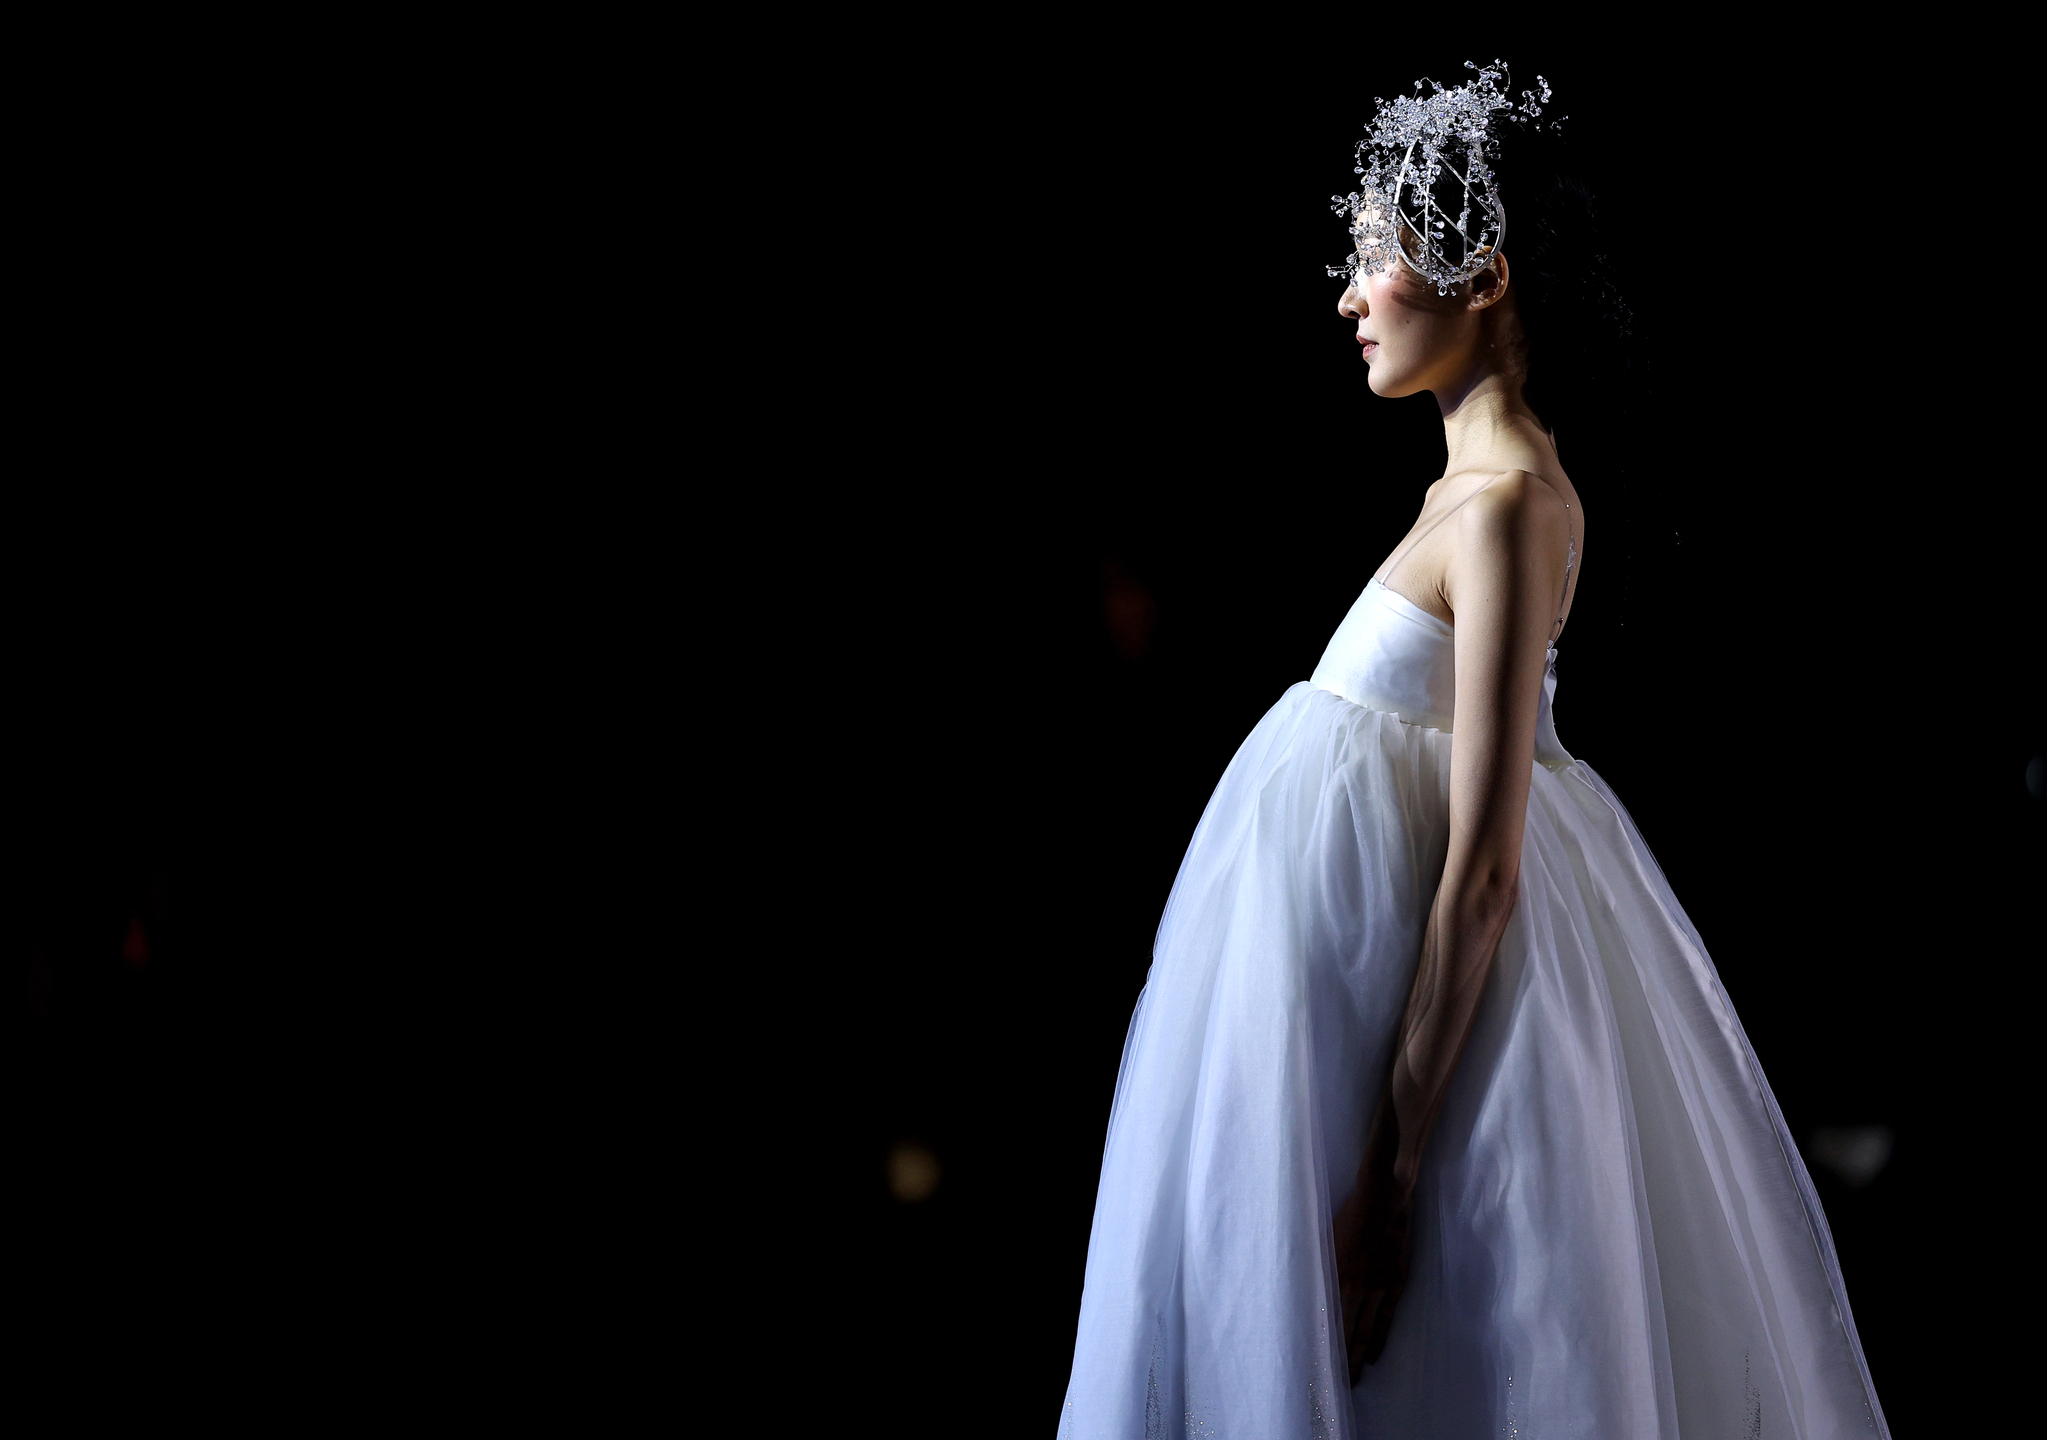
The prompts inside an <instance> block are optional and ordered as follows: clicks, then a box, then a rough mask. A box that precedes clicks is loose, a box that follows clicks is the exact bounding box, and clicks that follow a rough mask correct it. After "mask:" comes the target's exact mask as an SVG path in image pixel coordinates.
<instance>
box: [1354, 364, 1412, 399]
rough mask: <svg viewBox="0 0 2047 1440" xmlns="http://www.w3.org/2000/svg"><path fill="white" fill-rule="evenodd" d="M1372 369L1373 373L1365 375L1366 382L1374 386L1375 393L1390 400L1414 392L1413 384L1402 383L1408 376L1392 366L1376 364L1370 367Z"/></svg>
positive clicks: (1373, 391)
mask: <svg viewBox="0 0 2047 1440" xmlns="http://www.w3.org/2000/svg"><path fill="white" fill-rule="evenodd" d="M1370 370H1371V373H1370V374H1369V375H1367V376H1366V377H1365V383H1366V384H1367V385H1370V386H1371V387H1372V393H1373V394H1374V395H1379V396H1383V397H1384V398H1385V399H1388V400H1398V399H1399V398H1400V397H1401V396H1403V395H1411V394H1413V393H1414V387H1413V386H1412V385H1407V384H1403V383H1402V381H1403V380H1405V379H1406V377H1405V376H1403V375H1401V374H1399V373H1398V372H1396V371H1395V370H1393V369H1392V368H1391V367H1389V366H1385V365H1374V366H1371V367H1370Z"/></svg>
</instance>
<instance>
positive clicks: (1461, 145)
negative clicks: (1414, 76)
mask: <svg viewBox="0 0 2047 1440" xmlns="http://www.w3.org/2000/svg"><path fill="white" fill-rule="evenodd" d="M1464 68H1465V69H1467V70H1477V71H1478V78H1477V79H1475V80H1473V81H1471V82H1470V83H1468V84H1464V85H1459V86H1458V87H1457V88H1456V89H1454V90H1446V89H1444V88H1443V86H1441V85H1439V84H1437V83H1436V82H1435V81H1434V80H1430V81H1427V82H1424V81H1421V80H1417V81H1415V82H1414V88H1415V93H1414V94H1413V95H1402V96H1400V97H1399V98H1397V99H1395V100H1392V101H1386V100H1380V101H1378V102H1377V103H1378V107H1379V109H1378V113H1377V114H1376V115H1375V116H1373V118H1372V131H1371V133H1370V134H1369V135H1367V136H1366V137H1365V138H1364V139H1362V140H1360V141H1359V142H1358V153H1357V166H1356V173H1357V174H1359V175H1362V176H1364V179H1363V181H1362V182H1360V184H1359V187H1358V189H1356V190H1355V191H1353V192H1351V193H1350V194H1349V195H1332V196H1330V197H1329V198H1330V199H1331V200H1332V201H1334V202H1335V204H1334V207H1333V208H1334V209H1335V211H1336V213H1337V214H1338V215H1348V216H1349V217H1350V233H1351V239H1352V241H1353V242H1354V243H1355V245H1356V247H1357V248H1356V251H1355V253H1353V254H1352V255H1351V256H1350V257H1349V258H1348V259H1346V260H1345V261H1344V262H1343V264H1341V265H1332V266H1330V267H1329V273H1330V274H1331V275H1332V276H1339V275H1340V276H1342V277H1344V278H1345V279H1347V280H1349V281H1350V282H1351V283H1352V284H1356V283H1358V282H1359V281H1360V280H1361V279H1362V278H1363V277H1364V276H1366V275H1376V274H1378V273H1380V272H1381V271H1383V270H1385V269H1387V268H1388V267H1389V266H1390V265H1392V264H1393V262H1394V256H1395V255H1396V254H1397V255H1398V256H1399V257H1400V258H1401V259H1403V260H1405V261H1406V262H1407V264H1408V266H1409V267H1410V268H1411V269H1413V270H1414V271H1415V273H1416V274H1418V275H1421V276H1422V277H1423V278H1425V279H1428V280H1432V281H1434V282H1435V285H1436V293H1437V294H1438V295H1447V294H1448V293H1449V292H1450V287H1451V286H1453V285H1458V284H1462V283H1463V282H1464V281H1466V280H1469V279H1470V278H1471V277H1472V276H1474V275H1476V274H1478V272H1479V271H1481V270H1483V269H1485V267H1486V266H1487V265H1489V264H1491V263H1492V258H1493V256H1494V255H1496V254H1498V253H1499V248H1500V242H1501V241H1502V239H1504V238H1505V236H1506V232H1507V212H1506V210H1505V209H1504V208H1503V207H1502V206H1501V204H1500V195H1499V191H1498V190H1496V189H1495V188H1494V187H1493V170H1492V161H1493V159H1494V157H1496V156H1497V155H1498V154H1499V140H1498V138H1497V137H1496V136H1495V135H1494V134H1493V117H1494V116H1496V115H1501V114H1504V115H1505V116H1506V117H1507V118H1508V119H1510V120H1512V121H1513V122H1514V123H1515V124H1517V125H1525V124H1527V123H1528V122H1529V121H1531V120H1535V119H1538V118H1540V117H1541V115H1542V107H1543V105H1544V104H1545V103H1546V102H1547V101H1548V100H1549V96H1550V90H1549V81H1547V80H1545V79H1543V78H1542V77H1541V76H1540V75H1538V76H1536V77H1535V82H1536V84H1537V85H1539V86H1541V87H1542V93H1541V94H1540V95H1537V94H1536V93H1535V91H1533V90H1523V91H1522V92H1521V100H1520V102H1519V103H1518V104H1517V103H1516V102H1515V101H1513V100H1512V99H1510V98H1509V97H1508V95H1507V92H1506V90H1505V89H1504V88H1503V87H1504V86H1505V84H1506V83H1508V75H1507V62H1506V61H1504V60H1495V61H1494V62H1493V63H1492V64H1490V65H1488V66H1486V67H1485V68H1484V69H1482V70H1480V69H1479V67H1478V66H1477V65H1475V64H1473V63H1472V62H1471V61H1469V60H1467V61H1465V62H1464ZM1424 83H1426V84H1429V85H1432V86H1434V87H1435V93H1434V94H1431V95H1428V96H1423V95H1422V94H1421V88H1422V85H1423V84H1424Z"/></svg>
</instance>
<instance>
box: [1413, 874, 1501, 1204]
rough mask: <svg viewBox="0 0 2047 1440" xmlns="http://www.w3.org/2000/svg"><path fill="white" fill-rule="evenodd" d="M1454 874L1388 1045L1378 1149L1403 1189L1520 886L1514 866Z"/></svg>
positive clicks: (1440, 896)
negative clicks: (1384, 1127)
mask: <svg viewBox="0 0 2047 1440" xmlns="http://www.w3.org/2000/svg"><path fill="white" fill-rule="evenodd" d="M1459 868H1460V869H1461V870H1462V873H1456V872H1454V871H1453V872H1452V873H1446V874H1445V876H1444V884H1443V885H1442V886H1441V888H1440V889H1439V890H1438V891H1437V894H1436V902H1435V904H1434V906H1433V907H1431V909H1430V912H1429V924H1428V929H1427V930H1426V932H1425V933H1424V935H1423V938H1422V952H1421V960H1420V963H1419V965H1418V966H1417V967H1416V971H1415V981H1414V988H1413V990H1412V991H1411V992H1410V994H1409V996H1408V1002H1407V1012H1406V1014H1404V1015H1403V1016H1402V1017H1401V1022H1400V1031H1399V1035H1398V1039H1397V1041H1396V1044H1395V1047H1394V1055H1393V1073H1392V1077H1391V1084H1390V1087H1389V1090H1388V1098H1389V1103H1390V1114H1389V1115H1388V1116H1387V1117H1386V1118H1387V1119H1388V1120H1390V1121H1391V1122H1392V1124H1393V1125H1394V1127H1395V1131H1394V1133H1393V1134H1391V1135H1384V1136H1382V1137H1380V1143H1381V1144H1382V1145H1383V1144H1386V1143H1388V1142H1393V1146H1394V1153H1393V1156H1392V1157H1391V1158H1392V1173H1393V1179H1394V1180H1395V1182H1396V1183H1397V1184H1398V1185H1399V1186H1400V1188H1401V1189H1402V1190H1407V1189H1409V1188H1411V1187H1412V1186H1413V1184H1414V1179H1415V1175H1416V1173H1417V1172H1418V1170H1419V1168H1420V1164H1421V1152H1422V1149H1423V1147H1424V1146H1425V1145H1426V1144H1427V1143H1428V1138H1429V1132H1430V1130H1431V1129H1432V1128H1433V1127H1434V1125H1435V1120H1436V1114H1437V1112H1438V1111H1439V1110H1440V1109H1441V1108H1442V1103H1443V1096H1444V1094H1445V1093H1446V1092H1447V1091H1448V1089H1449V1087H1450V1077H1451V1076H1452V1075H1453V1074H1454V1073H1455V1072H1456V1068H1457V1059H1458V1056H1460V1055H1461V1054H1462V1053H1463V1051H1464V1042H1465V1040H1466V1039H1467V1038H1468V1037H1469V1036H1470V1034H1471V1026H1472V1022H1473V1021H1474V1020H1475V1019H1476V1018H1477V1016H1478V1003H1479V1000H1480V998H1481V997H1482V996H1483V995H1484V993H1485V985H1486V980H1487V977H1488V976H1489V975H1490V974H1491V973H1492V964H1493V956H1494V955H1495V954H1496V953H1497V952H1498V950H1499V947H1500V937H1501V935H1502V934H1503V933H1505V931H1506V928H1507V917H1508V916H1509V915H1511V914H1512V913H1513V909H1514V901H1515V898H1516V894H1517V891H1518V888H1519V880H1518V875H1517V874H1516V870H1517V868H1518V867H1508V866H1505V865H1501V864H1497V863H1496V864H1491V865H1475V866H1471V867H1469V868H1464V867H1459Z"/></svg>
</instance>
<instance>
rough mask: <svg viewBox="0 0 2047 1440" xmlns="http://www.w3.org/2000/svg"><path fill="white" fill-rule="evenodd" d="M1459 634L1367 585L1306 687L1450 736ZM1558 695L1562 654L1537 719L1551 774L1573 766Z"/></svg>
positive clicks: (1548, 676) (1547, 679)
mask: <svg viewBox="0 0 2047 1440" xmlns="http://www.w3.org/2000/svg"><path fill="white" fill-rule="evenodd" d="M1455 637H1456V630H1455V628H1454V627H1453V626H1452V625H1451V624H1450V623H1449V622H1448V621H1445V620H1439V619H1437V618H1436V617H1435V616H1433V615H1431V614H1429V612H1428V611H1426V610H1424V609H1422V608H1421V606H1419V605H1417V604H1415V603H1414V602H1413V601H1412V600H1409V599H1408V598H1407V597H1405V596H1404V595H1401V594H1399V593H1398V592H1397V591H1394V590H1389V589H1387V588H1386V586H1384V585H1382V584H1380V583H1379V582H1378V581H1377V580H1374V581H1372V582H1371V583H1370V584H1369V585H1367V586H1365V593H1364V594H1362V595H1360V596H1358V598H1357V603H1356V604H1354V605H1352V606H1351V607H1350V613H1349V614H1348V615H1346V616H1344V617H1343V623H1342V624H1341V625H1339V626H1337V627H1336V633H1335V634H1334V635H1332V636H1330V637H1329V646H1328V648H1327V649H1325V650H1324V651H1323V652H1322V659H1321V661H1320V663H1318V664H1317V665H1316V666H1315V673H1314V674H1313V675H1311V676H1309V677H1308V683H1309V684H1310V685H1313V686H1314V687H1315V688H1316V689H1318V690H1327V691H1328V692H1329V693H1330V694H1332V695H1340V696H1342V697H1343V698H1344V699H1346V700H1348V701H1350V702H1351V703H1352V704H1354V705H1362V706H1364V707H1365V708H1366V709H1367V710H1380V711H1384V712H1386V713H1387V714H1390V715H1393V716H1395V717H1396V718H1398V719H1399V720H1401V721H1402V722H1403V723H1405V724H1408V725H1420V726H1423V727H1424V728H1426V729H1430V730H1441V731H1443V732H1445V733H1446V734H1447V733H1449V732H1451V731H1454V730H1455V729H1456V725H1455V723H1454V722H1455V720H1456V716H1457V647H1456V643H1455ZM1556 692H1557V652H1556V651H1555V650H1554V649H1552V650H1551V651H1550V652H1549V664H1548V665H1547V667H1546V668H1545V669H1544V672H1543V677H1542V700H1541V702H1540V704H1539V707H1538V709H1537V712H1536V718H1535V758H1536V760H1537V761H1538V762H1540V763H1541V764H1543V765H1546V766H1548V767H1549V768H1550V769H1552V770H1557V769H1561V768H1563V767H1564V766H1567V765H1569V764H1571V763H1572V762H1571V756H1570V755H1569V753H1568V752H1566V751H1565V749H1564V747H1563V746H1562V745H1561V744H1560V743H1558V741H1557V731H1556V722H1555V720H1554V719H1553V717H1552V715H1551V713H1550V707H1551V704H1552V702H1553V701H1554V700H1555V699H1556Z"/></svg>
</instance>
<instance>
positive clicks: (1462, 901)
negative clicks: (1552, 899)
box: [1457, 861, 1521, 932]
mask: <svg viewBox="0 0 2047 1440" xmlns="http://www.w3.org/2000/svg"><path fill="white" fill-rule="evenodd" d="M1520 898H1521V867H1520V865H1518V864H1515V863H1513V862H1509V861H1501V862H1498V863H1495V864H1490V865H1479V866H1476V867H1474V868H1473V870H1472V872H1471V874H1470V876H1469V877H1468V878H1467V879H1466V880H1465V883H1464V884H1462V885H1460V886H1459V887H1458V896H1457V899H1458V902H1459V904H1458V908H1459V909H1461V910H1463V911H1464V913H1465V914H1466V915H1467V916H1468V917H1469V918H1470V919H1471V920H1472V921H1473V922H1474V923H1475V924H1477V925H1478V926H1479V927H1480V928H1481V929H1484V930H1489V931H1495V932H1497V931H1499V930H1503V929H1505V928H1506V925H1507V917H1508V916H1509V915H1512V914H1513V913H1514V903H1515V902H1516V901H1517V900H1519V899H1520Z"/></svg>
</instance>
